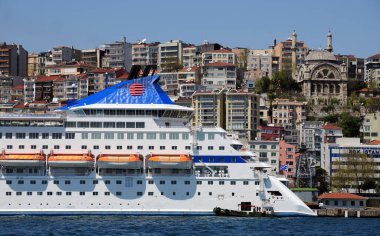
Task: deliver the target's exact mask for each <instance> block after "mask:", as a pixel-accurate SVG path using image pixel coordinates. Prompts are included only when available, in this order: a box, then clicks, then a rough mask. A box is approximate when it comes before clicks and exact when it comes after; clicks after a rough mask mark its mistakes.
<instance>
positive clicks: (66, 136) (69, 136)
mask: <svg viewBox="0 0 380 236" xmlns="http://www.w3.org/2000/svg"><path fill="white" fill-rule="evenodd" d="M74 138H75V133H65V139H74Z"/></svg>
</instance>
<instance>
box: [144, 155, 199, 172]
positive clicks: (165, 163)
mask: <svg viewBox="0 0 380 236" xmlns="http://www.w3.org/2000/svg"><path fill="white" fill-rule="evenodd" d="M148 165H149V167H151V168H170V169H191V167H192V165H193V161H192V159H191V156H190V155H186V154H179V155H152V156H151V157H149V158H148Z"/></svg>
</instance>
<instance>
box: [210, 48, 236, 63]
mask: <svg viewBox="0 0 380 236" xmlns="http://www.w3.org/2000/svg"><path fill="white" fill-rule="evenodd" d="M216 62H221V63H227V64H236V55H235V53H233V52H232V51H229V50H226V49H220V50H213V51H207V52H204V53H202V65H207V64H210V63H216Z"/></svg>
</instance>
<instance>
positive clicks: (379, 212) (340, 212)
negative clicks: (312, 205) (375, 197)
mask: <svg viewBox="0 0 380 236" xmlns="http://www.w3.org/2000/svg"><path fill="white" fill-rule="evenodd" d="M316 212H317V214H318V216H321V217H346V218H347V217H355V218H380V209H339V208H333V209H318V210H316Z"/></svg>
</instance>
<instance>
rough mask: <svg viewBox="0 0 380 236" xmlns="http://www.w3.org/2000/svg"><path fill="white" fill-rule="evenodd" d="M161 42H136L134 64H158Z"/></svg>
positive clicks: (133, 52)
mask: <svg viewBox="0 0 380 236" xmlns="http://www.w3.org/2000/svg"><path fill="white" fill-rule="evenodd" d="M158 45H159V43H158V42H156V43H145V42H140V43H135V44H133V45H132V64H133V65H141V66H145V65H157V59H158Z"/></svg>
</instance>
